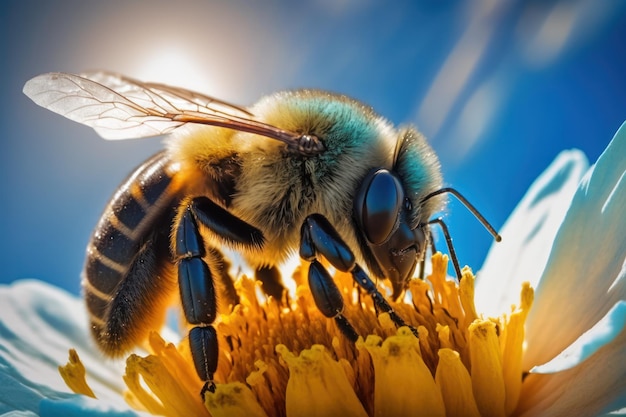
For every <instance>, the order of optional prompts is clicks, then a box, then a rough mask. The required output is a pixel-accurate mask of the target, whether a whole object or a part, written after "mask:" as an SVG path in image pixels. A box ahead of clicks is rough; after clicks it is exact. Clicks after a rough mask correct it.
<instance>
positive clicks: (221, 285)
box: [206, 248, 239, 312]
mask: <svg viewBox="0 0 626 417" xmlns="http://www.w3.org/2000/svg"><path fill="white" fill-rule="evenodd" d="M206 259H207V261H208V265H209V269H210V270H211V271H212V273H214V274H215V275H216V277H215V282H216V285H217V286H218V292H217V293H218V294H219V297H218V302H219V307H220V312H222V311H223V312H230V311H231V309H232V307H233V306H235V305H237V304H239V294H237V290H236V289H235V282H234V280H233V277H231V276H230V274H229V273H228V270H229V268H230V262H228V261H227V260H226V258H224V255H223V254H222V252H221V251H220V250H219V249H215V248H207V254H206Z"/></svg>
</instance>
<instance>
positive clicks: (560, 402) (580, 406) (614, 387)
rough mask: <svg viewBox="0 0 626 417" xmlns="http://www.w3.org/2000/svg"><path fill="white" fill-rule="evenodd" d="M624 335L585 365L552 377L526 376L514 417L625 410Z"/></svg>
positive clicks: (625, 360) (605, 346)
mask: <svg viewBox="0 0 626 417" xmlns="http://www.w3.org/2000/svg"><path fill="white" fill-rule="evenodd" d="M625 344H626V331H622V332H621V333H620V334H619V335H618V336H617V338H615V339H614V340H613V341H612V342H610V343H608V344H605V345H604V346H602V347H601V348H600V349H599V350H597V351H596V352H595V353H594V354H593V355H591V356H590V357H589V358H588V359H587V360H586V361H584V362H582V363H581V364H580V365H578V366H575V367H573V368H571V369H568V370H565V371H562V372H557V373H554V374H529V375H528V376H527V377H526V379H525V380H524V383H523V384H522V393H521V396H520V403H519V404H518V409H517V410H516V411H515V415H517V416H528V417H530V416H596V415H599V414H602V413H608V412H610V411H613V410H619V409H621V408H624V407H626V368H625V367H624V364H626V349H625V348H624V346H625Z"/></svg>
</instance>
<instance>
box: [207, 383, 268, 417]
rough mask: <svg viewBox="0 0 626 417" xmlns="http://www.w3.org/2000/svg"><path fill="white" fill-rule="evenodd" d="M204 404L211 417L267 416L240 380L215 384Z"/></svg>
mask: <svg viewBox="0 0 626 417" xmlns="http://www.w3.org/2000/svg"><path fill="white" fill-rule="evenodd" d="M205 405H206V407H207V408H208V409H209V411H210V412H211V415H212V416H213V417H267V414H266V413H265V411H264V410H263V408H261V406H260V405H259V403H258V402H257V400H256V397H255V396H254V394H253V393H252V391H250V388H248V387H247V386H245V385H244V384H242V383H241V382H233V383H230V384H217V386H216V390H215V392H214V393H208V394H207V396H206V398H205Z"/></svg>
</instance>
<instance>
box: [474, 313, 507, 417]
mask: <svg viewBox="0 0 626 417" xmlns="http://www.w3.org/2000/svg"><path fill="white" fill-rule="evenodd" d="M469 347H470V360H471V363H472V372H471V376H472V387H473V390H474V398H475V399H476V404H477V405H478V409H479V411H480V414H481V415H482V416H504V415H505V414H504V410H505V409H504V401H505V388H504V379H503V375H502V356H501V353H500V344H499V342H498V336H497V334H496V325H495V324H494V323H493V322H491V321H489V320H476V321H475V322H474V323H472V324H471V325H470V326H469Z"/></svg>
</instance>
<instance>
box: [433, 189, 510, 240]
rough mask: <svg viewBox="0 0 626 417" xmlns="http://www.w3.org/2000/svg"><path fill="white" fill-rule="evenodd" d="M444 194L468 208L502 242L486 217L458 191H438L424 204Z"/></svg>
mask: <svg viewBox="0 0 626 417" xmlns="http://www.w3.org/2000/svg"><path fill="white" fill-rule="evenodd" d="M444 193H450V194H452V195H453V196H455V197H456V198H457V199H458V200H459V201H460V202H461V203H463V205H464V206H465V208H467V209H468V210H469V211H470V212H472V214H473V215H474V217H476V218H477V219H478V221H479V222H481V223H482V225H483V226H485V229H487V231H488V232H489V233H491V236H493V238H494V239H495V240H496V242H500V241H501V240H502V236H500V235H499V234H498V232H496V229H495V228H494V227H493V226H492V225H491V224H490V223H489V222H488V221H487V219H485V217H483V215H482V214H480V212H479V211H478V210H477V209H476V207H474V206H473V205H472V203H470V202H469V201H467V199H466V198H465V197H463V195H462V194H461V193H460V192H458V191H457V190H455V189H454V188H450V187H445V188H441V189H439V190H437V191H433V192H432V193H430V194H428V195H427V196H426V197H424V198H423V199H422V203H423V202H424V201H426V200H429V199H431V198H433V197H435V196H437V195H439V194H444Z"/></svg>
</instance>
